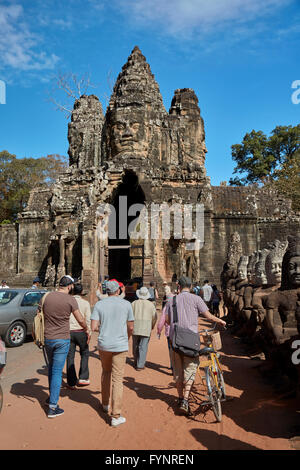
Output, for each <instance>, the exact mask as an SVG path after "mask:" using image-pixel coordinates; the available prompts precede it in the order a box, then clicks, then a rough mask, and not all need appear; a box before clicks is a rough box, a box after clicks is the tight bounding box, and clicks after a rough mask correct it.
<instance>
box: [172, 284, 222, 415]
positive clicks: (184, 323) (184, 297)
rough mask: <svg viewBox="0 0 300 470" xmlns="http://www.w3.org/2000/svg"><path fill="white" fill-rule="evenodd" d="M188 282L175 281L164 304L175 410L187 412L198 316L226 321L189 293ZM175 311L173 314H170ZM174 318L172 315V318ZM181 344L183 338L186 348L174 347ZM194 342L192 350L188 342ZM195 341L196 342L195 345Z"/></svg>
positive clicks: (196, 357)
mask: <svg viewBox="0 0 300 470" xmlns="http://www.w3.org/2000/svg"><path fill="white" fill-rule="evenodd" d="M191 286H192V282H191V280H190V278H188V277H186V276H182V277H181V278H180V279H179V280H178V287H179V294H178V295H177V296H174V298H173V299H176V300H173V299H171V300H169V302H168V304H167V306H166V321H167V323H168V324H169V325H170V334H169V337H170V341H171V344H172V351H171V358H172V366H173V373H174V379H175V381H176V388H177V392H178V405H179V409H180V410H182V411H183V412H184V413H186V414H189V412H190V410H189V404H188V399H189V394H190V391H191V388H192V385H193V383H194V380H195V375H196V371H197V367H198V365H199V349H200V339H199V340H198V341H197V338H198V337H199V335H198V317H199V315H201V316H203V317H204V318H206V319H207V320H209V321H211V322H212V323H218V324H220V325H222V326H224V327H225V326H226V322H225V321H223V320H221V319H220V318H218V317H215V316H214V315H212V314H211V313H210V312H209V310H208V307H207V305H206V304H205V302H204V301H203V300H202V299H201V297H199V296H196V295H194V294H192V293H191V292H190V289H191ZM174 312H175V315H174ZM174 317H175V318H174ZM179 336H180V340H181V343H182V342H183V338H187V340H186V341H187V343H188V344H187V348H186V349H184V347H183V348H181V349H182V351H183V352H182V351H180V348H178V347H176V341H177V343H179V339H178V338H179ZM193 342H194V344H195V351H194V352H193V350H192V349H189V348H191V346H190V345H191V344H193ZM197 343H199V344H197Z"/></svg>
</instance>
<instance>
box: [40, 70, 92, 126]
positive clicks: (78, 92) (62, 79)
mask: <svg viewBox="0 0 300 470" xmlns="http://www.w3.org/2000/svg"><path fill="white" fill-rule="evenodd" d="M53 82H54V83H53V86H52V89H51V91H50V92H48V101H49V102H50V103H52V104H53V105H54V106H55V108H56V110H57V111H61V112H63V113H64V114H65V116H66V118H67V119H69V117H70V116H71V114H72V110H73V106H74V102H75V101H76V100H78V99H79V98H80V97H81V96H82V95H85V94H87V93H88V92H89V90H90V88H97V86H95V85H93V84H92V82H91V79H90V76H89V74H88V73H85V74H84V75H82V76H81V77H79V76H78V75H76V74H75V73H61V72H58V73H57V74H56V75H55V76H54V77H53ZM57 92H59V94H60V96H62V98H60V96H59V97H57V94H58V93H57ZM66 96H67V102H65V99H66Z"/></svg>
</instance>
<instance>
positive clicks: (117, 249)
mask: <svg viewBox="0 0 300 470" xmlns="http://www.w3.org/2000/svg"><path fill="white" fill-rule="evenodd" d="M144 203H145V194H144V192H143V190H142V188H141V186H140V184H139V180H138V177H137V175H136V174H135V173H134V172H133V171H130V170H126V171H125V174H124V176H123V179H122V182H121V183H120V184H119V186H118V187H117V189H116V191H115V194H114V195H113V198H112V205H113V206H114V208H115V214H114V215H113V216H111V217H110V223H109V232H108V233H109V236H108V249H109V251H108V275H109V277H110V278H115V279H118V281H121V282H123V283H126V282H127V281H129V280H130V279H131V278H132V258H133V257H132V253H131V251H132V244H131V243H130V237H129V234H128V226H129V225H130V224H131V223H132V222H133V221H134V220H135V219H137V218H138V216H139V213H140V212H139V211H138V212H136V213H135V215H133V216H129V215H128V210H129V208H130V207H131V206H133V205H134V204H141V205H143V204H144ZM131 228H132V227H131ZM140 252H142V253H143V249H142V250H140ZM139 254H140V253H139ZM141 261H142V265H143V255H142V259H141Z"/></svg>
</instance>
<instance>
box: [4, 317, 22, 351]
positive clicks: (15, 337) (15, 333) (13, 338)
mask: <svg viewBox="0 0 300 470" xmlns="http://www.w3.org/2000/svg"><path fill="white" fill-rule="evenodd" d="M25 338H26V326H25V325H24V323H22V322H21V321H16V322H15V323H13V324H12V325H10V327H9V328H8V330H7V332H6V335H5V343H6V344H7V346H11V347H13V348H15V347H17V346H21V344H23V343H24V341H25Z"/></svg>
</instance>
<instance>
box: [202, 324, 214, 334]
mask: <svg viewBox="0 0 300 470" xmlns="http://www.w3.org/2000/svg"><path fill="white" fill-rule="evenodd" d="M216 326H217V324H216V323H215V324H214V326H213V327H212V328H209V329H205V330H200V331H199V333H208V332H209V331H214V330H215V329H216Z"/></svg>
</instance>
